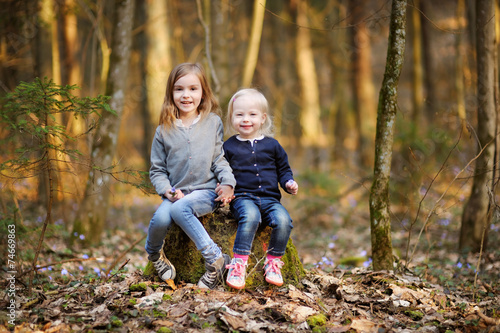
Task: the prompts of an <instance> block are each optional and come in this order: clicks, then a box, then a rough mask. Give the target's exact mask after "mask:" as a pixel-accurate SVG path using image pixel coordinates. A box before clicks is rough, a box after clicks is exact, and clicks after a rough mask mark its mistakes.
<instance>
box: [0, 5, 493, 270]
mask: <svg viewBox="0 0 500 333" xmlns="http://www.w3.org/2000/svg"><path fill="white" fill-rule="evenodd" d="M496 8H497V11H498V2H497V3H496ZM121 11H125V13H123V12H121ZM127 11H128V12H127ZM0 13H1V14H0V31H1V35H0V95H1V96H2V97H5V96H7V94H9V93H12V92H14V91H15V89H16V87H18V86H19V85H20V84H21V82H28V83H29V82H34V81H35V78H40V79H42V81H43V78H44V77H46V78H47V79H48V80H52V82H53V83H54V84H56V85H60V86H65V85H76V86H77V87H78V89H74V90H72V93H73V94H74V95H75V96H76V97H79V98H83V97H91V98H97V96H99V95H102V96H110V97H111V98H110V99H109V100H108V103H109V105H110V107H111V109H113V110H115V112H116V113H115V114H112V113H110V112H108V111H106V110H105V109H102V110H101V111H99V112H100V113H101V115H102V117H103V119H102V122H100V123H99V125H96V124H97V120H98V117H97V116H96V115H95V114H92V115H90V117H87V118H84V117H77V118H75V117H73V114H72V113H64V112H60V113H57V114H55V115H54V116H53V118H51V120H49V121H50V122H53V123H57V124H60V125H62V128H63V129H64V131H65V133H67V135H68V136H69V137H71V138H72V139H71V140H70V139H68V138H67V139H66V140H62V141H63V142H62V144H63V145H64V147H65V149H67V150H68V151H69V150H72V151H73V150H75V151H78V154H74V155H75V156H76V157H73V154H65V155H64V156H62V157H59V158H55V159H54V160H52V161H58V162H57V163H55V165H53V166H51V168H52V169H51V171H50V172H49V173H47V165H48V164H38V162H39V161H40V160H42V159H43V156H44V151H37V150H36V145H37V144H38V143H37V141H36V140H35V139H34V136H33V135H31V134H30V133H28V132H27V131H26V130H25V129H24V131H23V128H22V127H21V128H18V130H17V131H16V132H11V131H8V130H7V127H6V126H4V125H2V128H1V129H0V130H1V132H0V134H1V140H2V149H1V153H0V156H1V161H0V162H2V163H4V164H3V165H2V166H3V167H4V166H5V165H9V164H8V162H9V161H11V160H13V159H16V158H19V156H22V158H27V160H28V163H24V164H22V167H21V166H19V168H13V167H11V168H3V169H2V170H1V175H0V181H1V184H0V186H1V199H2V200H1V204H2V215H1V218H2V220H3V226H2V228H6V225H7V224H9V223H13V222H12V221H14V222H15V223H16V225H17V231H18V248H19V249H20V250H18V256H21V257H18V258H21V259H22V261H21V262H25V263H27V265H29V263H30V262H31V261H32V260H33V258H34V257H35V255H37V254H36V252H37V244H38V240H39V237H40V233H42V232H46V235H45V238H46V239H45V240H44V245H43V246H42V248H45V247H47V248H49V249H52V250H56V248H55V246H56V245H55V244H59V245H58V246H62V247H63V248H64V251H66V253H68V255H69V256H71V255H74V256H77V255H78V256H79V255H80V254H79V253H80V252H84V253H87V254H88V255H90V256H92V249H93V247H95V246H97V245H99V244H102V242H106V241H108V240H109V239H111V238H113V237H115V236H120V237H124V238H125V239H127V242H128V243H127V242H125V244H124V246H126V245H127V244H132V243H133V242H135V241H138V242H139V245H138V246H137V248H136V251H138V252H139V253H141V247H142V245H140V244H141V243H140V241H141V240H143V237H144V236H145V234H146V232H147V226H148V223H149V219H150V218H151V216H152V214H153V212H154V211H155V209H156V207H157V205H159V203H160V198H159V197H158V196H157V195H155V194H152V193H151V190H150V188H149V187H148V184H147V175H145V174H144V173H145V172H147V171H148V169H149V153H150V146H151V142H152V135H153V133H154V130H155V128H156V126H157V124H158V119H159V113H160V108H161V105H162V103H163V97H164V94H165V85H166V80H167V77H168V74H169V72H170V70H171V69H172V68H173V66H175V65H176V64H179V63H181V62H199V63H201V64H203V66H204V67H205V69H206V72H207V73H208V75H209V76H210V79H211V84H212V87H213V89H214V91H215V93H216V95H217V98H218V100H219V102H220V104H221V117H222V118H223V119H225V118H224V117H225V114H226V106H227V102H228V99H229V98H230V96H231V95H232V94H233V93H234V92H235V91H236V90H237V89H239V88H241V87H249V86H251V87H256V88H258V89H259V90H261V91H262V92H263V93H264V94H265V96H266V97H267V99H268V100H269V103H270V106H271V116H272V118H273V121H274V127H275V137H276V138H277V139H278V140H279V141H280V142H281V144H282V145H283V146H284V147H285V149H286V150H287V152H288V155H289V161H290V164H291V166H292V168H293V171H294V174H295V176H296V180H297V182H298V184H299V194H298V195H297V196H294V197H292V196H289V195H286V194H284V197H283V200H282V201H283V204H284V205H285V206H286V207H287V209H288V210H289V211H290V213H291V215H292V218H293V220H294V226H295V227H294V230H293V232H292V239H293V240H294V243H295V245H296V246H297V248H298V250H299V255H300V256H301V258H302V260H303V262H304V265H305V266H306V267H308V268H312V267H320V268H322V269H324V270H327V271H328V270H332V269H334V268H338V267H355V266H360V267H362V266H365V267H369V266H370V252H371V246H370V209H369V202H368V201H369V195H370V187H371V184H372V181H373V164H374V155H375V133H376V122H377V107H378V106H377V105H378V100H379V91H380V89H381V84H382V81H383V76H384V69H385V67H386V56H387V46H388V37H389V19H390V14H391V1H387V0H370V1H367V0H348V1H347V0H330V1H323V0H291V1H282V0H271V1H267V2H266V1H264V0H260V1H248V0H245V1H243V0H182V1H181V0H164V1H159V0H148V1H146V0H144V1H140V0H136V1H135V2H134V1H130V0H128V1H102V0H41V1H38V0H24V1H9V0H2V1H1V2H0ZM120 13H121V14H120ZM118 14H120V15H118ZM492 15H493V14H492ZM493 17H495V16H493ZM496 17H498V16H496ZM475 20H476V12H475V1H473V0H453V1H452V0H442V1H430V0H413V1H409V2H408V8H407V23H406V24H407V28H406V46H405V53H404V64H403V70H402V74H401V78H400V80H399V84H398V92H397V96H398V109H397V116H396V123H395V125H394V126H395V127H394V129H395V135H394V146H393V156H392V171H391V179H390V189H389V192H390V193H389V198H390V211H391V219H392V222H391V224H392V226H391V228H392V241H393V246H394V252H395V254H396V257H397V258H398V260H404V261H405V262H410V261H412V262H415V263H418V264H421V265H423V264H425V265H427V266H426V267H427V268H428V267H432V262H433V260H434V262H436V260H437V262H440V263H441V264H448V265H450V266H453V267H460V268H462V267H463V269H466V268H467V267H469V268H470V267H471V265H472V266H474V265H477V262H476V261H470V260H469V261H467V259H466V258H465V259H464V258H461V257H460V253H461V252H460V251H459V238H460V229H461V224H462V214H463V210H464V206H465V204H466V202H467V200H468V198H469V197H470V196H471V187H472V176H473V173H474V159H475V158H476V157H477V154H478V139H477V138H478V133H477V130H476V126H477V109H478V103H477V98H476V95H477V90H478V87H477V66H476V51H475V50H476V47H475V45H476V42H477V41H476V34H475V26H476V21H475ZM496 21H498V19H496ZM496 24H497V31H498V22H496ZM497 36H499V33H498V32H497ZM496 49H497V50H498V45H496ZM496 61H497V64H496V65H498V60H496ZM497 67H498V66H497ZM496 75H497V76H496V77H495V82H496V83H497V84H498V74H496ZM5 103H6V102H5V101H2V108H3V107H4V106H5ZM497 108H498V101H497ZM26 119H27V121H30V120H29V119H34V118H33V116H31V118H30V117H29V116H28V117H26ZM38 120H40V119H37V120H36V121H38ZM52 144H54V142H52ZM33 147H35V149H29V148H33ZM23 149H26V150H25V151H24V153H21V155H16V154H18V153H19V152H20V151H23ZM495 149H496V151H498V148H495ZM16 156H17V157H16ZM25 162H26V161H25ZM6 163H7V164H6ZM96 165H98V166H99V167H97V166H96ZM495 168H497V166H495ZM491 174H492V175H493V177H490V178H494V175H495V173H494V172H493V171H492V170H491ZM48 175H52V176H50V177H49V176H48ZM497 177H498V175H497ZM49 178H50V179H49ZM493 183H495V182H492V184H493ZM490 190H491V196H490V206H491V207H492V209H491V210H490V211H491V212H493V213H492V214H491V219H490V222H489V223H488V224H487V228H486V230H484V233H483V234H484V235H486V237H485V242H484V244H483V243H481V244H476V245H478V246H479V245H481V249H483V250H484V251H485V253H486V257H487V256H488V255H498V251H499V248H500V246H499V245H500V221H499V217H498V211H496V204H495V203H496V202H497V200H498V192H497V191H495V187H491V188H490ZM48 207H50V210H49V209H48ZM45 222H47V229H46V230H44V228H43V226H44V223H45ZM2 230H3V229H2ZM2 232H3V231H2ZM60 244H63V245H60ZM142 244H143V243H142ZM83 249H85V250H83ZM21 250H22V254H21ZM58 250H60V248H58ZM115 250H116V249H115ZM476 250H478V249H476ZM142 251H143V250H142ZM143 252H144V251H143ZM476 252H479V251H476ZM113 253H114V252H113V250H110V252H109V255H110V256H113ZM87 254H86V255H87ZM115 254H116V252H115ZM142 255H143V256H144V257H143V260H144V261H143V262H139V263H135V265H137V266H141V265H144V263H145V262H146V261H147V260H146V259H145V252H144V253H143V254H142ZM443 258H446V260H447V261H443V260H442V259H443ZM425 265H424V266H425ZM470 269H471V271H473V268H470Z"/></svg>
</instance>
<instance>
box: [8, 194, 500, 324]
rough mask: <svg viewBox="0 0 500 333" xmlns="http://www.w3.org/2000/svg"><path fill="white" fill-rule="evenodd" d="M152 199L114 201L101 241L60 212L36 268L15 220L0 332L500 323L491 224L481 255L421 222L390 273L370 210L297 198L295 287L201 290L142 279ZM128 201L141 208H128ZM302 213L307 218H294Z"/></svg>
mask: <svg viewBox="0 0 500 333" xmlns="http://www.w3.org/2000/svg"><path fill="white" fill-rule="evenodd" d="M149 203H150V202H149V201H148V202H135V203H134V204H133V205H132V203H128V202H123V203H122V204H121V205H117V206H116V207H115V208H114V213H112V216H113V214H115V218H116V220H117V221H116V225H115V226H111V227H110V229H109V230H108V231H107V233H106V235H105V237H104V238H103V242H102V244H101V245H99V246H96V247H91V248H90V247H86V246H85V245H84V244H85V236H84V235H67V234H66V235H63V232H62V231H61V230H63V229H64V228H63V227H62V226H60V225H59V224H60V222H56V223H55V225H53V226H51V227H50V228H49V230H48V232H47V235H46V237H45V242H44V248H43V250H42V252H41V253H40V257H39V260H38V264H39V265H40V266H39V270H38V272H37V274H36V275H34V276H33V275H32V274H31V273H30V272H29V262H30V260H32V258H33V251H32V250H30V251H28V250H26V249H29V248H30V246H31V248H34V244H35V243H36V242H35V241H34V240H35V239H37V237H38V234H37V233H35V232H34V231H32V232H29V231H28V230H29V229H30V228H26V230H24V231H21V230H19V232H18V236H17V237H18V239H16V241H17V242H18V244H17V245H18V249H23V252H22V253H18V254H17V259H16V260H18V261H19V262H17V271H18V274H17V276H18V278H17V279H16V283H15V286H16V287H15V289H13V288H12V283H11V281H12V280H10V279H9V273H8V272H5V268H4V276H5V277H6V278H5V279H3V280H2V282H3V288H2V290H1V291H0V295H1V297H0V309H1V310H0V332H4V331H5V332H7V331H14V332H198V331H204V332H297V331H314V332H410V331H419V332H500V297H499V296H500V281H499V277H500V250H499V247H498V238H500V237H499V231H498V226H494V228H492V232H491V234H490V236H491V237H490V240H491V244H493V247H492V249H493V250H490V251H485V252H484V253H482V254H481V257H480V259H479V257H478V256H477V255H476V256H473V255H471V256H469V257H467V258H463V257H459V256H458V255H457V254H455V251H454V250H453V249H454V247H455V246H456V239H458V238H457V223H456V222H450V223H447V222H445V221H441V222H439V223H436V224H434V226H433V228H429V230H426V231H425V233H424V234H423V236H422V237H423V239H424V240H422V241H421V243H423V244H429V245H427V246H426V249H420V247H419V248H417V250H416V251H414V252H413V254H412V255H413V258H412V264H411V265H409V267H407V268H405V267H403V266H404V265H403V260H402V259H400V258H398V261H397V262H398V263H397V267H398V269H397V270H396V271H394V272H374V271H372V270H371V264H370V263H371V261H370V258H369V252H370V233H369V215H368V213H367V210H366V209H361V208H360V207H359V206H358V204H357V203H356V202H354V199H352V198H351V199H347V204H346V206H347V207H349V209H346V208H345V206H343V209H342V210H340V206H333V207H323V208H321V209H318V208H317V207H316V208H311V207H310V206H308V208H304V207H294V209H293V210H292V216H294V217H295V218H294V225H295V228H294V230H293V234H292V235H293V240H294V244H295V245H296V247H297V249H298V252H299V255H300V257H301V260H302V261H303V264H304V267H305V268H306V270H307V275H306V276H305V278H304V279H303V280H302V281H301V282H300V284H299V285H297V286H293V285H283V286H282V287H276V286H270V285H262V286H259V287H257V288H255V289H251V290H250V289H247V290H242V291H234V290H231V289H230V288H227V287H225V286H220V287H218V288H217V289H216V290H200V289H199V288H197V287H196V286H194V285H192V284H186V283H183V282H182V281H179V282H178V283H177V285H175V284H173V283H168V284H167V283H163V282H159V280H158V279H150V278H145V277H143V275H142V270H143V269H144V267H145V265H146V263H147V259H146V257H145V251H144V236H145V228H146V226H147V221H148V219H149V215H150V214H151V212H153V211H154V209H155V207H153V206H151V205H150V204H149ZM316 203H318V201H316ZM318 204H319V203H318ZM341 204H342V203H340V202H339V205H341ZM285 205H288V206H291V203H290V201H287V199H285ZM131 206H135V207H142V208H141V209H140V210H138V211H134V210H130V209H126V208H125V207H131ZM330 210H332V211H330ZM145 211H147V212H145ZM313 211H322V212H325V213H324V214H319V213H313ZM338 211H342V212H343V213H342V214H339V213H337V212H338ZM305 216H309V218H312V219H314V224H311V223H310V222H308V223H305V222H304V223H299V222H298V221H301V220H304V221H305V220H306V219H305ZM118 220H120V221H121V222H120V223H123V224H124V225H125V224H126V225H129V227H127V228H123V227H121V226H120V223H119V222H118ZM125 222H126V223H125ZM31 223H32V224H36V223H39V224H40V222H36V218H33V221H32V222H31ZM25 224H26V225H29V223H28V222H26V223H25ZM394 229H395V230H393V243H394V244H395V253H396V254H397V255H398V257H401V258H403V257H405V255H406V251H405V250H404V249H405V246H404V245H405V244H406V241H407V239H408V232H407V231H406V232H405V231H404V230H402V229H401V230H400V228H398V227H397V226H395V228H394ZM32 230H36V229H35V228H33V229H32ZM34 233H35V235H34ZM443 234H444V235H445V236H443ZM71 236H72V237H73V239H74V241H73V243H72V245H71V246H69V245H68V241H67V239H69V238H70V237H71ZM422 247H425V246H422ZM455 250H456V249H455ZM18 251H19V250H18ZM409 252H410V253H411V251H409ZM478 265H479V270H478V269H477V267H478ZM2 266H3V267H5V265H4V264H3V265H2ZM30 282H32V288H31V291H30V289H29V284H30ZM11 296H14V297H11ZM10 299H15V301H16V309H17V310H16V311H10V310H9V306H10V303H9V302H10ZM12 324H14V325H12Z"/></svg>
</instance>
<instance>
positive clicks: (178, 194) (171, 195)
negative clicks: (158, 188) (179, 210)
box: [165, 187, 184, 202]
mask: <svg viewBox="0 0 500 333" xmlns="http://www.w3.org/2000/svg"><path fill="white" fill-rule="evenodd" d="M165 197H166V198H167V199H168V200H170V201H171V202H175V201H177V200H179V199H181V198H184V193H182V191H181V190H176V189H175V187H172V188H171V189H170V190H169V191H167V192H166V193H165Z"/></svg>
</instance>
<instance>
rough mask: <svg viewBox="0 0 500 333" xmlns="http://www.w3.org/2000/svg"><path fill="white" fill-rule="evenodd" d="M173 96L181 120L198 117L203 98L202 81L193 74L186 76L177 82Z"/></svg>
mask: <svg viewBox="0 0 500 333" xmlns="http://www.w3.org/2000/svg"><path fill="white" fill-rule="evenodd" d="M172 95H173V99H174V103H175V106H177V108H178V109H179V112H180V115H179V117H180V118H181V119H182V118H186V117H190V116H193V115H197V114H198V106H199V105H200V103H201V98H202V97H203V89H202V87H201V82H200V79H198V76H196V74H193V73H190V74H187V75H184V76H183V77H181V78H179V79H178V80H177V81H176V82H175V84H174V90H173V93H172Z"/></svg>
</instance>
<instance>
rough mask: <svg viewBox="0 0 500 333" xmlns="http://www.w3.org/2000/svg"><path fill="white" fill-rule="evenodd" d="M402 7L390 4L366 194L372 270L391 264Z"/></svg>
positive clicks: (400, 0)
mask: <svg viewBox="0 0 500 333" xmlns="http://www.w3.org/2000/svg"><path fill="white" fill-rule="evenodd" d="M406 7H407V1H406V0H393V2H392V10H391V23H390V31H389V45H388V49H387V60H386V66H385V73H384V80H383V82H382V88H381V90H380V96H379V103H378V115H377V133H376V138H375V167H374V175H373V184H372V188H371V192H370V225H371V243H372V257H373V269H374V270H392V269H393V263H394V258H393V255H392V242H391V217H390V212H389V178H390V174H391V162H392V148H393V147H392V146H393V141H394V124H395V121H396V112H397V88H398V82H399V77H400V74H401V68H402V66H403V61H404V51H405V36H406Z"/></svg>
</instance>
